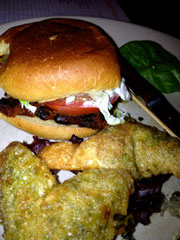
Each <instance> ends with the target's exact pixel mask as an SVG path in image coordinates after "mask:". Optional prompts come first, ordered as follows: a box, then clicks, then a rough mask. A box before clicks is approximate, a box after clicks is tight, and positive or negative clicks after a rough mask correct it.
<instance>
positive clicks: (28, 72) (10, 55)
mask: <svg viewBox="0 0 180 240" xmlns="http://www.w3.org/2000/svg"><path fill="white" fill-rule="evenodd" d="M0 56H1V59H0V61H1V62H0V87H1V88H2V89H3V90H4V97H3V98H2V99H1V100H0V118H2V119H3V120H5V121H7V122H8V123H10V124H12V125H14V126H15V127H17V128H20V129H22V130H24V131H26V132H28V133H31V134H33V135H36V136H40V137H43V138H49V139H70V138H71V136H72V135H73V134H75V135H76V136H78V137H81V138H83V137H87V136H90V135H93V134H95V133H96V132H98V131H99V130H101V129H103V128H104V127H105V126H106V125H108V124H109V125H116V124H119V123H121V122H123V121H124V113H122V112H120V113H119V112H118V114H117V115H118V117H117V116H114V115H113V110H114V106H115V105H117V101H119V99H120V98H121V99H123V100H127V99H129V93H128V91H127V89H126V86H125V84H124V80H123V79H121V73H120V65H119V60H118V54H117V49H116V46H115V44H114V42H113V41H112V40H111V39H110V38H109V37H108V36H107V35H106V33H105V32H104V31H103V30H101V29H99V27H97V26H95V25H93V24H91V23H89V22H85V21H81V20H74V19H62V18H56V19H47V20H43V21H40V22H33V23H29V24H24V25H20V26H15V27H12V28H10V29H8V30H7V31H6V32H5V33H3V34H2V35H1V36H0Z"/></svg>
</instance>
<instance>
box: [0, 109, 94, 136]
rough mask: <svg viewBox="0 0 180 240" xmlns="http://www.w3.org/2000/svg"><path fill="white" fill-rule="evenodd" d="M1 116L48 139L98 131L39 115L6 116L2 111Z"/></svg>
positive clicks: (85, 134) (25, 129) (33, 133)
mask: <svg viewBox="0 0 180 240" xmlns="http://www.w3.org/2000/svg"><path fill="white" fill-rule="evenodd" d="M0 118H1V119H3V120H5V121H6V122H8V123H10V124H11V125H13V126H15V127H17V128H19V129H21V130H24V131H26V132H28V133H30V134H32V135H36V136H39V137H42V138H47V139H56V140H58V139H62V140H69V139H70V138H71V136H72V135H73V134H75V135H76V136H78V137H80V138H84V137H88V136H91V135H93V134H95V133H97V132H98V130H94V129H91V128H83V127H78V126H77V125H68V126H66V125H60V124H56V123H55V122H54V121H52V120H48V121H43V120H41V119H39V118H37V117H26V116H17V117H6V116H5V115H3V114H2V113H0Z"/></svg>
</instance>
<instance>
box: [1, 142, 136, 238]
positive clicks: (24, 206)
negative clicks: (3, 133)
mask: <svg viewBox="0 0 180 240" xmlns="http://www.w3.org/2000/svg"><path fill="white" fill-rule="evenodd" d="M2 158H3V163H2V167H1V176H0V178H1V179H0V180H1V215H2V218H3V226H4V229H5V239H6V240H12V239H13V240H25V239H28V240H29V239H38V240H41V239H42V240H43V239H52V240H57V239H60V240H61V239H63V240H64V239H73V240H75V239H78V240H79V239H83V240H84V239H86V240H88V239H102V240H106V239H109V240H111V239H113V238H114V236H115V228H114V226H115V225H116V224H115V220H114V218H113V217H114V215H116V214H120V215H126V213H127V207H128V199H129V195H130V194H131V193H132V192H133V179H132V178H131V176H130V175H129V174H128V173H127V172H126V171H123V170H118V169H94V170H87V171H84V172H82V173H78V175H76V176H75V177H73V178H71V179H69V180H67V181H65V182H64V183H62V184H61V185H60V184H59V183H58V182H57V181H56V179H55V177H54V176H53V175H52V174H51V172H50V171H49V170H48V168H47V166H46V165H45V163H44V162H41V161H40V159H39V158H37V157H36V156H35V155H34V154H33V153H32V152H31V151H30V150H28V149H27V148H26V147H25V146H23V145H21V144H18V143H13V144H11V145H10V146H9V147H7V148H6V150H4V151H3V153H2Z"/></svg>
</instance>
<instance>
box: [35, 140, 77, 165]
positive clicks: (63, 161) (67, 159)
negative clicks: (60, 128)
mask: <svg viewBox="0 0 180 240" xmlns="http://www.w3.org/2000/svg"><path fill="white" fill-rule="evenodd" d="M78 147H79V144H74V143H72V142H58V143H56V144H51V145H49V146H47V147H45V148H44V149H43V150H42V151H41V152H40V153H39V155H38V157H39V158H41V159H43V160H44V161H45V162H46V163H47V166H48V168H50V169H71V168H72V166H71V159H72V157H73V155H74V153H75V151H76V150H77V148H78Z"/></svg>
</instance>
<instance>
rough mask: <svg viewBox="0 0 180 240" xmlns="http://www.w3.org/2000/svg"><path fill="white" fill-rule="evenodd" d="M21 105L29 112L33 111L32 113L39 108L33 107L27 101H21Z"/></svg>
mask: <svg viewBox="0 0 180 240" xmlns="http://www.w3.org/2000/svg"><path fill="white" fill-rule="evenodd" d="M19 101H20V103H21V107H22V108H23V107H25V108H26V109H28V110H29V111H31V112H32V113H35V112H36V109H37V107H35V106H33V105H31V104H30V103H29V102H28V101H25V100H19Z"/></svg>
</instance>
